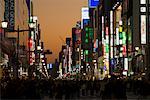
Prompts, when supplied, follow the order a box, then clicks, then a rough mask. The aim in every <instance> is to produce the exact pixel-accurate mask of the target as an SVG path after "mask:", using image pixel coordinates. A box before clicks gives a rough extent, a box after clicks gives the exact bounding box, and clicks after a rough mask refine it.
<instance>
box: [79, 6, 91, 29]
mask: <svg viewBox="0 0 150 100" xmlns="http://www.w3.org/2000/svg"><path fill="white" fill-rule="evenodd" d="M81 14H82V15H81V29H83V21H86V22H87V23H88V19H90V17H89V8H88V7H83V8H82V10H81Z"/></svg>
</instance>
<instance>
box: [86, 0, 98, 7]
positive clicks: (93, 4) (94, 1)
mask: <svg viewBox="0 0 150 100" xmlns="http://www.w3.org/2000/svg"><path fill="white" fill-rule="evenodd" d="M99 2H100V0H89V2H88V3H89V8H96V7H97V6H98V4H99Z"/></svg>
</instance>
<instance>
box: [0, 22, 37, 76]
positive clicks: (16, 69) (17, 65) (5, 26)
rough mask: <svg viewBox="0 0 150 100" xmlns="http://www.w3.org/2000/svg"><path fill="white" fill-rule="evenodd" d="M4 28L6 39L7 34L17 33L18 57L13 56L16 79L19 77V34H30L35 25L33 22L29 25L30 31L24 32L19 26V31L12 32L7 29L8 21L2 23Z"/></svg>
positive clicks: (25, 30)
mask: <svg viewBox="0 0 150 100" xmlns="http://www.w3.org/2000/svg"><path fill="white" fill-rule="evenodd" d="M1 24H2V28H3V29H4V37H6V32H17V50H16V55H15V56H13V57H15V59H16V60H15V61H16V62H15V64H16V65H15V66H14V73H13V74H14V77H15V78H17V77H18V68H19V62H18V61H19V40H20V36H19V33H20V32H30V30H31V29H33V28H34V27H35V23H33V22H30V23H29V29H23V30H20V29H19V25H18V28H17V30H13V31H10V30H8V29H7V27H8V22H7V21H2V23H1ZM12 59H14V58H12Z"/></svg>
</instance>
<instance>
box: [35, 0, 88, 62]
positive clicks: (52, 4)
mask: <svg viewBox="0 0 150 100" xmlns="http://www.w3.org/2000/svg"><path fill="white" fill-rule="evenodd" d="M87 1H88V0H33V5H34V14H35V15H36V16H38V19H39V23H40V26H41V37H42V40H43V41H44V46H45V49H50V50H51V51H52V52H53V54H52V55H48V56H47V57H48V62H49V63H50V62H54V60H55V58H58V54H59V52H60V50H61V46H62V45H63V44H64V43H63V42H62V40H61V39H60V38H59V37H62V38H63V40H64V41H65V38H66V37H67V36H71V30H72V27H73V26H75V24H76V22H77V21H79V20H80V19H81V8H82V7H83V6H87Z"/></svg>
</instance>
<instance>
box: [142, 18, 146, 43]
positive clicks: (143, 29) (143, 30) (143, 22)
mask: <svg viewBox="0 0 150 100" xmlns="http://www.w3.org/2000/svg"><path fill="white" fill-rule="evenodd" d="M141 44H146V15H141Z"/></svg>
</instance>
